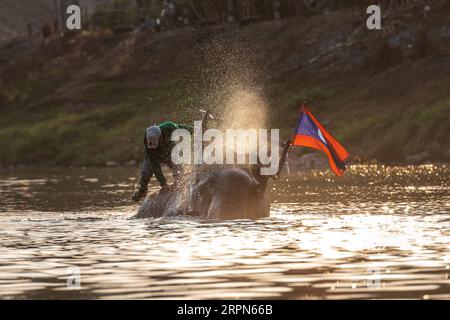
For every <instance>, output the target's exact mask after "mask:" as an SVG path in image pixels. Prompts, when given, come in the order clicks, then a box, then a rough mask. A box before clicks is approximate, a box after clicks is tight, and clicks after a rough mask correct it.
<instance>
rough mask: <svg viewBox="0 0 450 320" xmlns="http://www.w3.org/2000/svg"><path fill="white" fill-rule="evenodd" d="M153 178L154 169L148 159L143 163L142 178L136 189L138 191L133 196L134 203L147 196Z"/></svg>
mask: <svg viewBox="0 0 450 320" xmlns="http://www.w3.org/2000/svg"><path fill="white" fill-rule="evenodd" d="M151 177H152V168H151V165H150V162H149V161H148V160H147V158H145V159H144V161H143V162H142V169H141V176H140V178H139V182H138V185H137V187H136V191H135V192H134V194H133V197H132V199H133V200H134V201H139V200H141V199H142V198H143V197H145V195H146V194H147V186H148V183H149V181H150V178H151Z"/></svg>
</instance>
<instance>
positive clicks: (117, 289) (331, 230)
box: [0, 165, 450, 299]
mask: <svg viewBox="0 0 450 320" xmlns="http://www.w3.org/2000/svg"><path fill="white" fill-rule="evenodd" d="M449 178H450V166H448V165H423V166H415V167H412V166H409V167H408V166H403V167H402V166H398V167H394V166H393V167H389V166H381V165H354V166H351V167H350V169H349V170H348V171H347V173H346V175H345V177H344V178H336V177H334V176H332V175H331V174H330V173H329V171H312V172H308V173H298V174H293V173H292V174H291V175H289V178H288V179H286V178H285V179H282V180H281V181H277V182H273V183H271V185H270V196H271V199H272V209H271V217H270V218H267V219H263V220H259V221H248V220H238V221H222V222H217V221H216V222H211V221H204V220H195V219H191V218H170V219H143V220H133V219H130V217H131V216H133V214H135V212H136V210H137V205H136V204H134V203H132V202H131V201H130V200H129V198H130V196H131V193H132V190H133V185H134V183H135V181H136V169H135V168H87V169H81V168H73V169H65V170H63V169H52V168H50V169H21V170H8V169H3V170H2V171H0V298H2V299H34V298H39V299H87V298H101V299H147V298H149V299H153V298H159V299H174V298H188V299H225V298H231V299H244V298H247V299H272V298H273V299H372V298H375V299H377V298H418V299H450V279H449V273H450V245H449V244H450V179H449Z"/></svg>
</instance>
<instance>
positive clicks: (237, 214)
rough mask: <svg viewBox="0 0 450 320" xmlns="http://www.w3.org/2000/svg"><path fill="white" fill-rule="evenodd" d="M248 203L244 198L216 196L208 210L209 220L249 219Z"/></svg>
mask: <svg viewBox="0 0 450 320" xmlns="http://www.w3.org/2000/svg"><path fill="white" fill-rule="evenodd" d="M247 211H248V203H247V200H245V199H242V197H236V196H226V197H219V196H215V197H213V198H212V201H211V205H210V206H209V210H208V218H213V219H242V218H247Z"/></svg>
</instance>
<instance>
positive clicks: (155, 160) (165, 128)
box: [144, 121, 194, 186]
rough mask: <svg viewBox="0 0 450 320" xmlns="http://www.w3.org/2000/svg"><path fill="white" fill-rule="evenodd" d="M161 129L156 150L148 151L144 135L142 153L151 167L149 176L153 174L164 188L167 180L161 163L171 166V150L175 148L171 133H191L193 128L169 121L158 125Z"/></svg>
mask: <svg viewBox="0 0 450 320" xmlns="http://www.w3.org/2000/svg"><path fill="white" fill-rule="evenodd" d="M158 127H159V128H160V129H161V138H160V139H159V144H158V147H157V148H156V149H149V148H148V146H147V135H146V134H144V151H145V157H146V158H147V160H148V162H149V163H150V166H151V175H150V177H151V176H152V175H153V173H154V174H155V177H156V179H158V181H159V184H160V185H161V186H164V185H166V184H167V180H166V178H165V177H164V174H163V172H162V169H161V163H165V164H168V165H169V166H170V165H172V164H173V163H172V157H171V155H172V148H173V147H174V146H175V142H174V141H172V139H171V138H172V132H174V131H175V130H176V129H186V130H189V131H190V132H191V133H192V132H193V131H194V128H193V127H191V126H186V125H182V124H176V123H173V122H170V121H167V122H163V123H161V124H159V125H158Z"/></svg>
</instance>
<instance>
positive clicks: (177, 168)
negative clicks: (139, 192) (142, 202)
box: [139, 158, 183, 190]
mask: <svg viewBox="0 0 450 320" xmlns="http://www.w3.org/2000/svg"><path fill="white" fill-rule="evenodd" d="M161 164H165V165H166V166H168V167H169V169H170V170H171V171H172V176H173V179H174V181H175V184H177V183H179V182H180V181H181V177H182V175H183V167H182V166H181V165H176V164H174V163H173V162H172V161H166V162H161ZM152 176H153V169H152V166H151V164H150V161H148V159H147V158H145V159H144V161H143V162H142V169H141V177H140V178H139V187H140V188H141V189H144V190H147V186H148V183H149V181H150V179H151V177H152Z"/></svg>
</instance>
